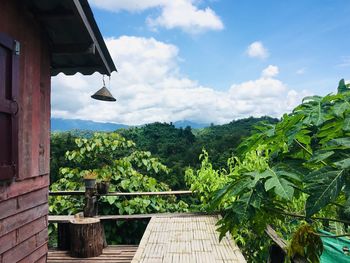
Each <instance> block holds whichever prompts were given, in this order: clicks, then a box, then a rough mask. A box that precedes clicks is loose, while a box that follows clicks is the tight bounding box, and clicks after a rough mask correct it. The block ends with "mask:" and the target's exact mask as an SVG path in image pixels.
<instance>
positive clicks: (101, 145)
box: [49, 133, 187, 243]
mask: <svg viewBox="0 0 350 263" xmlns="http://www.w3.org/2000/svg"><path fill="white" fill-rule="evenodd" d="M66 157H67V159H68V160H70V163H71V167H64V168H61V169H60V174H61V178H60V179H59V180H57V181H56V182H55V183H53V184H52V185H51V190H53V191H58V190H82V189H83V175H84V174H85V173H86V171H93V172H94V173H96V174H97V176H98V178H101V179H102V178H105V177H106V175H108V176H109V178H110V183H111V185H110V191H121V192H151V191H169V190H170V188H169V187H168V186H167V185H166V184H164V183H158V182H157V180H156V179H154V178H153V176H154V175H157V174H160V173H164V174H166V173H168V169H167V167H166V166H164V165H163V164H161V163H160V162H159V161H158V160H157V159H156V158H153V157H152V156H151V154H150V153H149V152H142V151H137V150H136V149H135V144H134V143H133V142H132V141H129V140H126V139H125V138H123V137H122V136H121V135H119V134H117V133H95V134H94V135H93V136H92V137H91V138H77V139H76V140H75V148H74V149H73V150H71V151H68V152H67V153H66ZM82 208H83V203H82V198H73V197H63V196H57V197H50V206H49V209H50V213H51V214H74V213H77V212H79V211H81V210H82ZM99 211H100V213H101V214H139V213H140V214H147V213H156V212H175V211H176V212H181V211H187V204H186V203H184V202H182V201H177V199H176V197H175V196H170V197H165V198H164V197H163V198H162V197H157V196H152V197H135V198H128V199H127V198H122V197H115V196H102V197H100V199H99ZM112 225H113V226H114V227H112ZM106 227H107V228H109V229H110V231H109V232H108V236H107V237H108V239H109V241H110V242H111V243H116V242H118V241H120V237H118V236H117V233H118V231H120V228H121V225H117V226H115V222H114V223H110V224H109V225H108V226H107V225H106ZM129 229H130V231H131V230H132V229H134V230H137V229H138V226H137V225H130V224H129ZM106 232H107V231H106ZM124 232H125V231H124ZM129 235H130V236H132V235H133V234H131V233H129ZM128 242H135V240H129V241H128Z"/></svg>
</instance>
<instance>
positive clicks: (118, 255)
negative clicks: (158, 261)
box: [47, 245, 137, 263]
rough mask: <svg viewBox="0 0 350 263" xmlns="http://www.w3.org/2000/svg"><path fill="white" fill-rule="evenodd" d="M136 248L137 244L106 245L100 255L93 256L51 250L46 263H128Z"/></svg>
mask: <svg viewBox="0 0 350 263" xmlns="http://www.w3.org/2000/svg"><path fill="white" fill-rule="evenodd" d="M136 250H137V246H128V245H118V246H108V247H107V248H105V249H104V250H103V253H102V255H100V256H99V257H93V258H72V257H71V256H70V255H69V252H68V251H58V250H51V251H49V254H48V259H47V263H93V262H96V263H99V262H100V263H130V262H131V260H132V258H133V257H134V255H135V253H136Z"/></svg>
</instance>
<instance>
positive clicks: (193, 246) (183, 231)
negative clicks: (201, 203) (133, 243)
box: [132, 215, 246, 263]
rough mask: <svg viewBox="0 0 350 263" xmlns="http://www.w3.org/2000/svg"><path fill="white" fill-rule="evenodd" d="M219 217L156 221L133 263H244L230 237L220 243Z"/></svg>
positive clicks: (144, 236) (142, 241)
mask: <svg viewBox="0 0 350 263" xmlns="http://www.w3.org/2000/svg"><path fill="white" fill-rule="evenodd" d="M217 221H218V216H209V215H206V216H200V215H197V216H191V217H178V216H177V217H171V216H164V217H162V216H157V217H152V219H151V221H150V222H149V224H148V226H147V229H146V231H145V233H144V235H143V237H142V239H141V242H140V244H139V247H138V250H137V252H136V254H135V256H134V258H133V260H132V263H207V262H208V263H221V262H222V263H223V262H225V263H243V262H246V260H245V259H244V257H243V255H242V253H241V251H240V249H239V248H238V246H237V245H236V244H235V242H234V241H233V240H232V238H231V237H230V236H229V235H226V236H225V237H224V238H223V239H222V240H221V242H219V234H218V232H217V231H216V226H215V224H216V222H217Z"/></svg>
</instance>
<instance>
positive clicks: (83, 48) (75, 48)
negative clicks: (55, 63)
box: [51, 43, 96, 55]
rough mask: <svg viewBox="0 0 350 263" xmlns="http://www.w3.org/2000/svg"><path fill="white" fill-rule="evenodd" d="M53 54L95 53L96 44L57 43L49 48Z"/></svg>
mask: <svg viewBox="0 0 350 263" xmlns="http://www.w3.org/2000/svg"><path fill="white" fill-rule="evenodd" d="M51 52H52V54H53V55H74V54H76V55H80V54H92V55H94V54H95V53H96V45H95V44H94V43H92V44H91V43H82V44H59V45H54V46H53V47H52V48H51Z"/></svg>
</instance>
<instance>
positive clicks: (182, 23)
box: [90, 0, 224, 33]
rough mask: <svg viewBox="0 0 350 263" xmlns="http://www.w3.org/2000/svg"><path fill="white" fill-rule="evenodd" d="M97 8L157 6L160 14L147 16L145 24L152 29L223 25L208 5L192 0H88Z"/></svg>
mask: <svg viewBox="0 0 350 263" xmlns="http://www.w3.org/2000/svg"><path fill="white" fill-rule="evenodd" d="M90 3H91V4H92V5H94V6H96V7H98V8H102V9H105V10H108V11H112V12H118V11H122V10H126V11H129V12H137V11H139V12H140V11H144V10H147V9H154V8H159V9H160V14H158V15H157V16H155V17H152V16H150V17H148V18H147V20H146V21H147V24H148V25H149V26H150V28H152V29H157V28H159V27H163V28H166V29H173V28H180V29H182V30H184V31H186V32H189V33H200V32H203V31H206V30H222V29H223V28H224V25H223V23H222V21H221V19H220V17H219V16H218V15H217V14H216V13H215V12H214V11H213V10H212V9H211V8H209V7H206V8H204V9H200V8H199V7H198V6H197V5H196V4H197V3H198V1H194V0H171V1H169V0H142V1H140V0H121V1H115V0H90Z"/></svg>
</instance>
